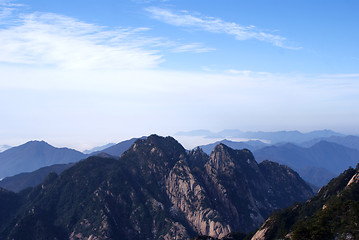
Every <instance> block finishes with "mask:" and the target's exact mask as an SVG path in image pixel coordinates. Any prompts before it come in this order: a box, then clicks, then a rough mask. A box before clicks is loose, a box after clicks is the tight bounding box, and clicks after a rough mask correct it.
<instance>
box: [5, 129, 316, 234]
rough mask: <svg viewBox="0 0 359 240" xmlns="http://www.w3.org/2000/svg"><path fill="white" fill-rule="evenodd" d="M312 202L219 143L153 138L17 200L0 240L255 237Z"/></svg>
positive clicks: (282, 169)
mask: <svg viewBox="0 0 359 240" xmlns="http://www.w3.org/2000/svg"><path fill="white" fill-rule="evenodd" d="M310 196H312V191H311V189H310V187H309V186H307V185H306V183H305V182H304V181H303V180H302V179H301V178H300V177H299V175H298V174H296V173H295V172H294V171H292V170H291V169H289V168H288V167H286V166H282V165H279V164H275V163H271V162H268V161H266V162H263V163H261V164H257V162H256V161H255V160H254V157H253V155H252V153H251V152H250V151H248V150H233V149H231V148H229V147H227V146H225V145H223V144H219V145H217V146H216V147H215V149H214V150H213V152H212V153H211V155H210V156H208V155H207V154H205V153H204V152H203V151H202V150H201V149H200V148H196V149H194V150H192V151H189V152H186V150H185V149H184V148H183V147H182V146H181V145H180V144H179V143H178V142H177V141H176V140H175V139H173V138H171V137H166V138H163V137H159V136H157V135H152V136H149V137H148V138H147V139H139V140H137V141H136V142H135V143H134V144H133V145H132V147H131V148H130V149H129V150H127V151H126V152H125V153H124V154H123V155H122V156H121V157H120V159H111V158H108V157H107V158H102V157H100V156H94V157H90V158H88V159H86V160H83V161H81V162H79V163H77V164H76V165H75V166H73V167H71V168H69V169H68V170H66V171H64V172H63V173H62V174H61V175H59V176H57V175H56V174H51V175H49V176H48V178H47V179H46V180H45V181H44V182H43V183H42V184H41V185H39V186H37V187H35V188H33V189H28V190H26V191H25V192H21V193H19V194H18V195H16V197H17V198H20V199H21V201H20V202H21V203H22V205H21V204H20V205H19V206H18V207H17V209H15V210H13V211H12V212H11V214H10V215H9V216H14V217H12V218H11V219H9V220H8V221H7V222H3V223H2V225H1V226H0V230H1V233H0V237H1V239H22V237H24V236H26V237H27V239H73V240H75V239H76V240H80V239H188V238H190V237H193V236H196V235H207V236H211V237H216V238H222V237H224V236H226V235H227V234H228V233H230V232H232V231H241V232H249V231H252V230H254V229H255V228H257V227H259V226H260V225H261V224H262V223H263V222H264V220H265V219H266V218H267V217H268V215H269V214H270V213H271V212H272V211H273V210H275V209H277V208H283V207H286V206H289V205H291V204H292V202H294V201H296V202H297V201H305V200H307V199H308V198H309V197H310ZM1 208H4V206H0V210H1ZM15 213H16V214H15ZM34 226H35V227H34Z"/></svg>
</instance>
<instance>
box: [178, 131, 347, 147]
mask: <svg viewBox="0 0 359 240" xmlns="http://www.w3.org/2000/svg"><path fill="white" fill-rule="evenodd" d="M175 136H192V137H193V136H201V137H205V138H217V139H218V138H219V139H225V138H227V139H228V138H242V139H249V140H262V141H264V142H269V143H270V144H276V143H282V142H291V143H303V142H307V141H311V140H313V139H316V138H325V137H331V136H343V134H341V133H337V132H333V131H331V130H317V131H312V132H309V133H302V132H299V131H277V132H263V131H257V132H243V131H240V130H236V129H227V130H223V131H221V132H218V133H213V132H211V131H208V130H194V131H188V132H177V133H176V134H175Z"/></svg>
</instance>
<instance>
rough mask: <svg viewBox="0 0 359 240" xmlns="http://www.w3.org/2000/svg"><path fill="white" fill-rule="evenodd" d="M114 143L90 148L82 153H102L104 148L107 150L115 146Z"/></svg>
mask: <svg viewBox="0 0 359 240" xmlns="http://www.w3.org/2000/svg"><path fill="white" fill-rule="evenodd" d="M115 144H116V143H107V144H106V145H103V146H99V147H94V148H91V149H87V150H85V151H83V153H84V154H91V153H93V152H99V151H102V150H104V149H106V148H109V147H112V146H113V145H115Z"/></svg>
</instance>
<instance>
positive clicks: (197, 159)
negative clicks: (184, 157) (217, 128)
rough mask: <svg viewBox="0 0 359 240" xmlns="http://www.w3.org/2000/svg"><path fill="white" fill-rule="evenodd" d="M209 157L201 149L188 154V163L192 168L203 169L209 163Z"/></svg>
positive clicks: (197, 148)
mask: <svg viewBox="0 0 359 240" xmlns="http://www.w3.org/2000/svg"><path fill="white" fill-rule="evenodd" d="M208 158H209V156H208V155H207V154H206V153H205V152H204V151H203V150H202V148H200V147H196V148H195V149H193V150H191V151H189V152H188V163H189V165H190V166H191V167H203V166H204V165H205V164H206V163H207V162H208Z"/></svg>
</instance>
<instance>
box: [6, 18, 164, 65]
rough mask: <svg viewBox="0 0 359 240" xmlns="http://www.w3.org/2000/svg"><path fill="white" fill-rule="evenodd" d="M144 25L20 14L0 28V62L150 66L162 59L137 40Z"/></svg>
mask: <svg viewBox="0 0 359 240" xmlns="http://www.w3.org/2000/svg"><path fill="white" fill-rule="evenodd" d="M145 30H146V29H142V28H137V29H136V28H135V29H124V28H122V29H121V28H119V29H116V30H108V29H106V28H105V27H101V26H97V25H94V24H88V23H84V22H81V21H78V20H76V19H73V18H70V17H66V16H61V15H58V14H52V13H32V14H27V15H22V16H21V17H20V18H18V19H17V20H16V22H14V24H13V25H8V26H7V27H5V28H1V29H0V48H1V51H0V62H8V63H20V64H36V65H49V66H52V65H55V66H59V67H62V68H76V69H81V68H83V69H88V68H90V69H93V68H100V69H101V68H110V69H112V68H116V69H137V68H152V67H155V66H157V65H158V64H159V63H160V62H161V61H162V60H163V59H162V56H161V55H160V54H158V53H157V52H155V51H154V50H148V49H147V48H145V46H144V45H145V44H147V43H148V42H149V40H148V39H143V40H141V41H140V40H139V39H140V37H138V35H140V33H141V32H143V31H145Z"/></svg>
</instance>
